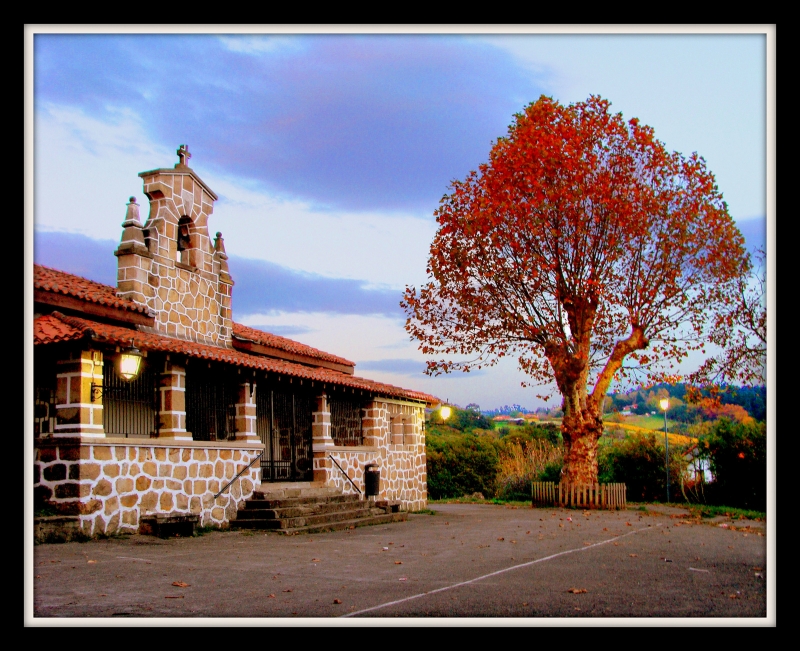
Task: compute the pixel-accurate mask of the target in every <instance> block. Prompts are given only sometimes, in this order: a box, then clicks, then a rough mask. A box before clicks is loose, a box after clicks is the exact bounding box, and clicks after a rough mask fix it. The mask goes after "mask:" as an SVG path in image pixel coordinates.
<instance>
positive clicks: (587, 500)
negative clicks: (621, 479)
mask: <svg viewBox="0 0 800 651" xmlns="http://www.w3.org/2000/svg"><path fill="white" fill-rule="evenodd" d="M625 505H626V504H625V484H567V483H564V482H562V483H559V484H557V483H555V482H552V481H535V482H531V506H534V507H536V506H569V507H582V508H586V509H624V508H625Z"/></svg>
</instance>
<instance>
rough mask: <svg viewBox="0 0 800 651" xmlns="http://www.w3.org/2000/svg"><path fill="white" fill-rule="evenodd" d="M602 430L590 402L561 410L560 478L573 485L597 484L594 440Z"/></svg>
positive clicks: (595, 407) (594, 408) (596, 411)
mask: <svg viewBox="0 0 800 651" xmlns="http://www.w3.org/2000/svg"><path fill="white" fill-rule="evenodd" d="M602 433H603V420H602V418H601V417H600V414H599V410H598V409H597V406H596V405H595V404H594V402H593V401H591V400H588V401H587V404H586V406H585V407H583V408H572V409H566V410H565V411H564V419H563V420H562V422H561V434H562V436H563V437H564V469H563V471H562V472H561V481H565V482H569V483H574V484H595V483H597V442H598V440H599V439H600V435H601V434H602Z"/></svg>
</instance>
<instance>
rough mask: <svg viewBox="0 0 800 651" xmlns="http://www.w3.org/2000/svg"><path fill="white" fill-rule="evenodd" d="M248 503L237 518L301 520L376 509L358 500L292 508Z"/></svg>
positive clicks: (372, 503)
mask: <svg viewBox="0 0 800 651" xmlns="http://www.w3.org/2000/svg"><path fill="white" fill-rule="evenodd" d="M257 502H258V500H256V503H247V504H245V508H243V509H240V510H239V513H238V515H237V518H244V519H248V520H249V519H262V520H264V519H281V518H299V517H304V516H308V515H316V514H324V513H335V512H338V511H350V510H353V509H357V508H359V507H360V506H361V507H365V508H369V507H374V506H375V502H373V501H369V502H366V501H364V502H361V501H358V500H355V501H351V500H347V501H341V502H322V503H314V504H298V505H291V506H285V505H283V506H272V505H269V506H264V505H261V504H258V503H257Z"/></svg>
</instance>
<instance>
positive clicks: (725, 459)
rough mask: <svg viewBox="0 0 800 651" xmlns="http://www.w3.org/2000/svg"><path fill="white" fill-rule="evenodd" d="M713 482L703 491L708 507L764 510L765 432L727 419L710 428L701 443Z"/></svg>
mask: <svg viewBox="0 0 800 651" xmlns="http://www.w3.org/2000/svg"><path fill="white" fill-rule="evenodd" d="M701 454H702V455H703V456H704V457H706V458H708V460H709V462H710V466H711V474H712V475H713V477H714V481H713V482H712V483H711V484H709V485H708V486H707V487H706V491H705V495H706V499H707V500H708V502H709V503H711V504H718V505H727V506H734V507H739V508H745V509H753V510H756V511H765V510H766V507H767V428H766V424H765V423H752V422H751V423H737V422H734V421H732V420H728V419H727V418H725V419H722V420H720V421H718V422H717V423H716V424H715V425H714V426H712V428H711V431H710V432H709V434H708V436H706V437H705V438H704V439H703V440H702V442H701Z"/></svg>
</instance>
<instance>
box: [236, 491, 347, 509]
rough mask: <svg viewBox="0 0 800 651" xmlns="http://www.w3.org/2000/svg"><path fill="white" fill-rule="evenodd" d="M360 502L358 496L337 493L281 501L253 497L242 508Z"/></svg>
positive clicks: (287, 498)
mask: <svg viewBox="0 0 800 651" xmlns="http://www.w3.org/2000/svg"><path fill="white" fill-rule="evenodd" d="M360 501H361V499H360V497H359V496H358V495H343V494H342V493H338V494H337V495H328V496H325V497H286V498H282V499H264V498H261V497H253V498H250V499H248V500H245V503H244V507H245V508H246V509H281V508H293V507H301V506H305V505H316V504H337V503H348V504H349V503H354V504H357V503H358V502H360Z"/></svg>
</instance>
